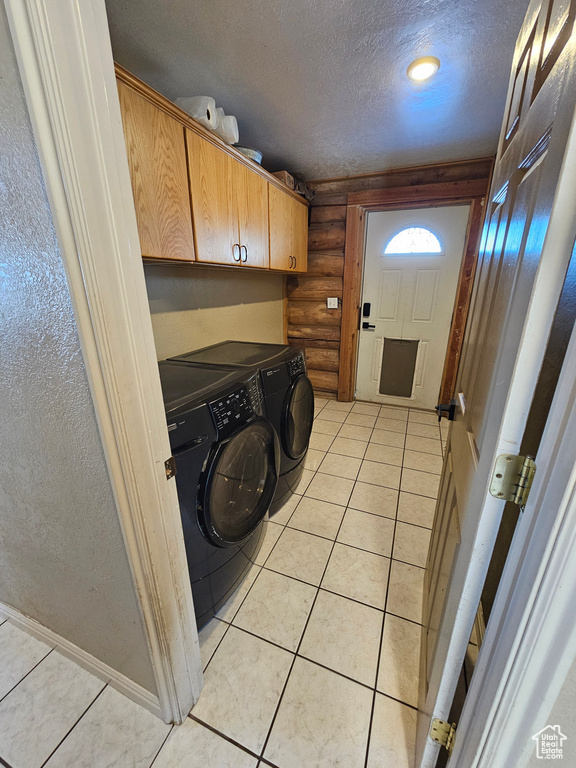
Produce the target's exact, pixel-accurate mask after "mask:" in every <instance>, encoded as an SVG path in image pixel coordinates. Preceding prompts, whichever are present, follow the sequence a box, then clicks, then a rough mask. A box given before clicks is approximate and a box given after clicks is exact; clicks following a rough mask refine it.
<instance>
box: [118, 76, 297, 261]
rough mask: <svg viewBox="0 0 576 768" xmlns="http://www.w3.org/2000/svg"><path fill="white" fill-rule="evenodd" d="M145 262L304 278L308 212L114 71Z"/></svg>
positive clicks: (168, 105) (156, 97) (192, 124)
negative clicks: (265, 271) (193, 263)
mask: <svg viewBox="0 0 576 768" xmlns="http://www.w3.org/2000/svg"><path fill="white" fill-rule="evenodd" d="M116 72H117V77H118V80H117V82H118V93H119V95H120V108H121V110H122V121H123V123H124V137H125V140H126V149H127V153H128V164H129V167H130V176H131V179H132V190H133V192H134V204H135V207H136V219H137V221H138V231H139V234H140V245H141V248H142V255H143V256H144V257H147V258H154V259H166V260H170V261H198V262H204V263H208V264H224V265H228V266H236V267H257V268H260V269H276V270H280V271H283V272H305V271H306V266H307V265H306V262H307V245H308V206H307V205H306V204H305V203H304V202H303V201H302V200H301V199H300V198H297V197H295V196H294V194H293V193H292V192H290V191H289V190H288V189H287V188H286V189H285V190H283V189H281V188H279V187H278V186H277V184H278V182H277V180H276V179H274V178H273V177H272V176H270V174H268V173H266V171H264V170H263V169H262V168H259V167H257V166H256V165H254V166H253V168H252V167H250V165H252V164H250V165H247V163H248V161H246V160H245V159H244V158H243V157H241V156H240V155H239V154H238V153H237V152H235V151H234V150H233V149H231V148H230V147H227V146H225V145H223V144H222V143H220V142H219V141H218V140H217V139H213V138H212V136H211V135H208V134H207V132H206V131H203V130H202V129H200V127H199V126H198V125H197V124H196V123H195V122H194V121H193V120H192V118H189V117H188V116H186V115H185V113H183V112H182V111H181V110H179V109H178V108H177V107H175V106H174V105H173V104H171V103H170V102H169V101H168V100H167V99H165V98H164V97H163V96H161V95H160V94H159V93H156V92H155V91H153V90H152V89H151V88H149V87H148V86H146V85H145V84H144V83H141V82H140V81H139V80H138V79H137V78H135V77H134V76H133V75H130V73H129V72H126V70H123V69H122V67H118V66H117V67H116Z"/></svg>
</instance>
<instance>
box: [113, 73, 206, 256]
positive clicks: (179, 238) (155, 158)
mask: <svg viewBox="0 0 576 768" xmlns="http://www.w3.org/2000/svg"><path fill="white" fill-rule="evenodd" d="M118 92H119V96H120V107H121V110H122V121H123V124H124V137H125V141H126V150H127V154H128V165H129V167H130V177H131V180H132V191H133V194H134V205H135V207H136V220H137V223H138V232H139V235H140V247H141V250H142V255H143V256H146V257H150V258H155V259H169V260H171V261H193V260H194V258H195V254H194V237H193V234H192V219H191V213H190V193H189V190H188V178H187V172H186V148H185V144H184V129H183V127H182V125H180V124H179V123H178V122H176V121H175V120H173V119H172V118H171V117H170V116H169V115H167V114H166V113H165V112H163V111H162V110H160V109H158V108H157V107H155V106H154V105H153V104H151V103H150V102H149V101H148V100H146V99H145V98H143V97H142V96H140V95H138V94H137V93H135V91H133V90H132V89H131V88H129V87H128V86H127V85H125V84H124V83H122V82H118Z"/></svg>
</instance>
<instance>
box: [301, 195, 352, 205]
mask: <svg viewBox="0 0 576 768" xmlns="http://www.w3.org/2000/svg"><path fill="white" fill-rule="evenodd" d="M347 202H348V195H347V194H346V193H345V192H344V193H342V192H328V194H324V193H323V192H322V193H320V194H318V193H316V197H313V198H312V202H311V203H310V205H311V206H312V208H322V206H324V205H346V203H347Z"/></svg>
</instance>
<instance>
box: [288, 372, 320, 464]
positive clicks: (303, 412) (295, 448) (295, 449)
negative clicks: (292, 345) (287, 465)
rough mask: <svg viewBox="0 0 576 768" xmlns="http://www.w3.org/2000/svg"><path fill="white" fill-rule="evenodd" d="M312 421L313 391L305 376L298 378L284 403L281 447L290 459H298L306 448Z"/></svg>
mask: <svg viewBox="0 0 576 768" xmlns="http://www.w3.org/2000/svg"><path fill="white" fill-rule="evenodd" d="M313 421H314V390H313V389H312V384H311V383H310V379H309V378H308V377H307V376H304V375H302V376H298V378H297V379H296V381H294V383H293V384H292V386H291V387H290V389H289V390H288V394H287V395H286V400H285V401H284V409H283V412H282V447H283V448H284V451H285V452H286V453H287V454H288V456H290V458H291V459H299V458H300V457H301V456H302V455H303V454H304V453H305V452H306V449H307V448H308V443H309V441H310V433H311V432H312V423H313Z"/></svg>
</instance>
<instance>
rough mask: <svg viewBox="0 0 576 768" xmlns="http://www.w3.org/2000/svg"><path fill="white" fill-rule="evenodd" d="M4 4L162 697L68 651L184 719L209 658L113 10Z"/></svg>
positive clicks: (96, 1) (99, 3)
mask: <svg viewBox="0 0 576 768" xmlns="http://www.w3.org/2000/svg"><path fill="white" fill-rule="evenodd" d="M5 5H6V11H7V15H8V21H9V24H10V31H11V34H12V40H13V44H14V48H15V51H16V57H17V61H18V67H19V70H20V76H21V79H22V83H23V86H24V92H25V96H26V103H27V106H28V110H29V113H30V118H31V122H32V129H33V132H34V138H35V141H36V146H37V148H38V154H39V158H40V162H41V165H42V172H43V176H44V182H45V185H46V191H47V195H48V199H49V202H50V208H51V211H52V217H53V221H54V227H55V230H56V234H57V237H58V244H59V247H60V253H61V255H62V260H63V262H64V266H65V269H66V275H67V280H68V288H69V291H70V296H71V299H72V303H73V307H74V314H75V320H76V326H77V329H78V334H79V337H80V343H81V346H82V352H83V358H84V364H85V367H86V372H87V376H88V380H89V385H90V390H91V394H92V400H93V403H94V410H95V414H96V419H97V421H98V427H99V431H100V437H101V440H102V446H103V450H104V454H105V457H106V462H107V465H108V472H109V476H110V483H111V485H112V489H113V492H114V497H115V501H116V507H117V511H118V518H119V521H120V525H121V528H122V533H123V537H124V544H125V548H126V556H127V559H128V562H129V565H130V569H131V572H132V581H133V583H132V585H131V586H132V587H133V589H134V592H135V594H136V596H137V599H138V601H139V607H140V612H141V616H142V625H143V627H144V631H145V634H146V639H147V643H148V650H149V657H150V661H151V664H152V667H153V670H154V677H155V682H156V687H157V691H158V693H157V694H156V693H152V692H150V691H146V690H144V689H143V688H142V687H141V686H138V685H136V684H135V683H134V682H133V681H131V680H130V679H128V678H126V677H125V676H124V675H122V674H121V673H120V672H118V671H117V670H114V669H111V668H110V667H107V666H106V665H103V664H102V662H100V661H99V660H98V659H96V658H94V657H93V656H91V655H90V654H88V653H87V652H86V651H84V650H83V649H77V648H76V647H75V646H72V644H71V643H69V644H68V646H70V647H67V646H66V644H65V643H64V647H62V650H63V652H68V654H69V655H70V654H72V655H73V657H74V659H75V660H76V661H77V662H78V663H80V664H82V666H84V667H85V668H87V669H88V670H89V671H91V672H92V673H93V674H95V675H96V676H98V677H103V676H105V679H107V681H109V682H110V684H111V685H113V686H114V687H116V688H118V689H119V690H121V691H122V692H123V693H124V694H125V695H127V696H129V697H131V698H132V699H134V700H135V701H137V702H138V703H139V704H141V705H142V706H144V707H147V708H148V709H149V710H151V711H152V712H154V713H155V714H156V715H158V716H160V717H162V718H163V719H164V720H165V721H166V722H174V723H182V722H184V720H185V719H186V717H187V715H188V713H189V712H190V709H191V708H192V706H193V704H194V703H195V702H196V701H197V699H198V696H199V694H200V690H201V688H202V684H203V675H202V664H201V660H200V651H199V644H198V633H197V630H196V621H195V617H194V606H193V601H192V591H191V586H190V578H189V574H188V564H187V560H186V551H185V548H184V540H183V534H182V523H181V520H180V509H179V505H178V497H177V493H176V486H175V480H174V479H169V480H167V476H166V470H165V466H164V462H165V460H166V459H168V458H169V456H170V454H171V449H170V443H169V439H168V432H167V429H166V416H165V413H164V406H163V401H162V390H161V386H160V378H159V373H158V365H157V363H156V354H155V349H154V338H153V335H152V323H151V319H150V310H149V307H148V298H147V294H146V284H145V281H144V269H143V265H142V257H141V250H140V241H139V237H138V230H137V226H136V214H135V208H134V199H133V196H132V187H131V183H130V175H129V171H128V160H127V154H126V145H125V143H124V134H123V130H122V119H121V116H120V103H119V99H118V91H117V87H116V77H115V74H114V63H113V60H112V49H111V45H110V33H109V30H108V21H107V17H106V8H105V5H104V0H77V1H76V2H69V1H68V0H63V1H62V2H53V1H52V0H6V3H5ZM23 618H24V619H25V618H26V617H23ZM26 626H28V625H26ZM28 628H29V629H31V627H30V626H28ZM44 629H45V628H44ZM45 631H46V632H49V630H45ZM52 634H53V633H52ZM52 640H53V642H54V643H55V644H56V645H58V646H59V647H60V644H61V643H60V641H61V640H62V638H58V636H54V637H52ZM63 640H64V641H65V640H66V638H64V639H63Z"/></svg>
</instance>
